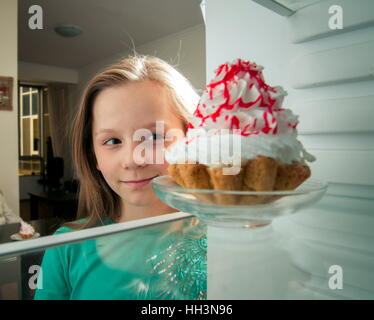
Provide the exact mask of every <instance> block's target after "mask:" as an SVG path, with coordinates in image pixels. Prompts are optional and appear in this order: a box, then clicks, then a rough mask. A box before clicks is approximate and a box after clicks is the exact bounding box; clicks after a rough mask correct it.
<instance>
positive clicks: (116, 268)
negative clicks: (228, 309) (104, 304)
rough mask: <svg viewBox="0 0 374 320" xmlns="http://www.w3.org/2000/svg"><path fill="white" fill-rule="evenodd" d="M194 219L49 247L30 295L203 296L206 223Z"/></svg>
mask: <svg viewBox="0 0 374 320" xmlns="http://www.w3.org/2000/svg"><path fill="white" fill-rule="evenodd" d="M193 220H194V218H192V219H186V220H183V226H182V227H181V228H178V230H176V228H174V230H171V229H170V227H171V226H173V224H174V226H175V223H174V222H171V223H163V224H159V225H156V226H153V227H148V228H141V229H137V230H131V231H127V232H123V233H120V234H115V235H110V236H105V237H100V238H96V239H93V240H86V241H83V242H80V243H75V244H69V245H64V246H60V247H57V248H52V249H48V250H46V252H45V255H44V258H43V262H42V272H41V275H42V276H39V279H38V289H37V290H36V292H35V297H34V299H36V300H41V299H43V300H44V299H46V300H53V299H64V300H67V299H72V300H76V299H84V300H92V299H95V300H96V299H110V300H120V299H206V228H205V226H203V225H197V226H196V224H193V223H192V221H193ZM195 221H196V220H195ZM113 223H114V222H112V221H110V220H106V221H105V224H107V225H108V224H113ZM179 223H180V222H179ZM70 231H73V230H72V229H70V228H67V227H62V228H60V229H58V230H57V231H56V234H59V233H63V232H70Z"/></svg>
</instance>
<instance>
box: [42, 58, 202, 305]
mask: <svg viewBox="0 0 374 320" xmlns="http://www.w3.org/2000/svg"><path fill="white" fill-rule="evenodd" d="M197 100H198V96H197V94H196V93H195V92H194V90H193V88H192V86H191V85H190V83H189V82H188V81H187V80H186V79H185V78H184V77H183V76H182V75H181V74H180V73H179V72H178V71H176V70H175V69H174V68H173V67H171V66H170V65H169V64H167V63H166V62H164V61H162V60H160V59H158V58H155V57H149V56H135V57H130V58H127V59H124V60H122V61H120V62H119V63H117V64H115V65H113V66H110V67H108V68H107V69H106V70H104V71H103V72H101V73H99V74H98V75H96V76H95V77H94V78H93V79H92V80H91V81H90V82H89V84H88V86H87V88H86V90H85V91H84V93H83V98H82V100H81V104H80V106H79V109H78V113H77V116H76V119H75V123H74V127H73V154H72V155H73V162H74V165H75V168H76V172H77V175H78V178H79V180H80V190H79V206H78V218H79V220H78V221H76V222H74V223H70V224H67V225H66V226H65V227H63V228H60V229H59V230H58V231H57V233H59V232H67V231H71V230H76V229H84V228H90V227H95V226H100V225H105V224H112V223H119V222H125V221H131V220H134V219H141V218H146V217H152V216H157V215H161V214H166V213H170V212H175V209H172V208H170V207H168V206H167V205H165V204H164V203H163V202H161V201H160V200H159V199H158V198H157V197H156V196H155V194H154V193H153V190H152V187H151V185H150V182H151V180H152V179H153V178H155V177H157V176H161V175H165V174H167V163H162V162H161V163H155V161H154V159H153V161H150V160H152V159H149V154H152V153H155V151H156V149H158V150H160V148H162V147H163V146H165V148H167V147H168V144H170V143H171V141H166V140H165V137H164V135H162V134H160V133H159V132H160V130H155V129H156V126H157V125H159V124H162V125H163V126H164V128H163V131H164V132H168V131H169V130H176V131H178V130H179V131H180V132H182V133H185V132H186V130H187V122H188V120H189V116H190V115H191V114H192V112H193V110H194V109H195V107H196V105H197ZM139 133H140V134H139ZM136 136H141V139H137V138H135V139H134V137H136ZM141 143H145V145H146V146H148V147H146V148H145V150H142V151H143V152H142V154H141V155H139V152H138V151H139V149H137V148H138V147H139V145H140V144H141ZM147 148H148V149H147ZM149 149H151V150H149ZM144 151H145V153H146V154H148V157H147V156H145V157H144V156H143V154H144ZM148 151H153V152H148ZM156 229H157V228H156ZM164 234H165V228H164V227H162V226H161V227H159V228H158V229H157V230H155V229H152V230H151V231H150V232H146V234H144V232H143V233H142V232H141V231H138V232H131V233H126V234H123V235H122V236H121V235H120V237H119V236H115V237H106V238H104V240H100V241H101V242H100V241H99V240H92V241H85V242H83V243H78V244H74V245H67V246H63V247H58V248H54V249H50V250H47V251H46V254H45V256H44V259H43V264H42V270H43V284H42V287H43V288H42V289H38V290H37V291H36V294H35V298H36V299H91V298H93V299H102V298H109V299H137V298H156V297H159V298H161V297H163V298H171V296H170V295H165V294H160V292H159V293H158V295H155V294H153V293H152V292H151V291H152V290H154V289H155V290H156V291H157V290H159V289H160V287H161V285H158V284H161V283H165V281H162V279H161V278H157V277H156V278H155V276H153V277H151V276H149V275H148V273H147V272H148V271H145V269H147V267H145V269H144V270H143V271H141V272H140V271H139V270H138V269H139V268H138V266H139V261H145V260H146V258H147V255H148V257H149V258H150V257H153V259H151V258H150V259H148V262H149V263H150V265H153V266H154V268H153V271H155V270H156V267H155V265H157V266H159V264H155V259H154V257H157V256H160V257H161V256H163V255H164V254H165V255H167V254H166V253H167V248H169V247H170V245H172V246H175V247H181V248H182V247H184V248H186V246H185V245H180V244H181V243H185V242H184V240H183V239H184V238H183V237H182V238H181V235H180V233H172V234H173V236H171V237H166V238H165V237H163V236H160V235H164ZM158 238H160V239H161V238H162V239H163V240H162V246H161V247H160V246H159V247H158V248H157V252H156V253H155V252H154V251H152V250H156V249H155V246H154V245H153V246H152V249H151V250H150V249H149V248H150V245H152V243H154V242H155V240H156V239H158ZM147 239H148V240H147ZM194 239H197V242H196V241H192V242H191V241H189V240H188V246H192V247H191V248H189V249H188V250H184V251H185V252H189V254H191V253H192V252H193V253H194V260H195V262H196V259H197V258H196V257H197V256H201V259H200V258H198V259H197V260H199V261H200V262H199V263H197V264H196V263H194V268H196V265H197V266H199V268H201V269H204V268H205V259H204V258H205V253H204V248H205V247H204V243H205V242H204V237H194ZM137 240H139V241H140V242H141V244H142V247H141V248H140V247H139V245H138V244H137V245H136V244H135V243H138V241H137ZM186 243H187V242H186ZM191 243H192V245H191ZM194 243H196V245H195V244H194ZM126 244H128V246H127V247H126ZM99 247H100V249H98V248H99ZM134 247H136V250H135V251H134ZM145 247H147V249H144V248H145ZM113 248H116V249H115V250H117V251H116V255H115V256H116V258H113V257H114V255H113V254H112V252H114V249H113ZM121 251H123V255H122V254H121V253H118V252H121ZM177 251H178V252H182V251H183V250H175V252H177ZM165 252H166V253H165ZM130 254H136V255H137V256H138V258H137V259H136V258H134V256H133V255H132V259H129V256H130ZM167 256H168V257H171V255H170V254H168V255H167ZM176 257H177V256H175V258H176ZM141 259H142V260H141ZM130 260H131V261H132V262H129V261H130ZM184 260H186V259H185V257H184ZM187 260H188V259H187ZM113 261H115V263H113ZM134 261H137V263H133V262H134ZM163 261H164V259H163ZM145 265H146V264H145ZM119 266H120V267H119ZM140 269H141V268H140ZM179 272H180V273H183V272H184V271H183V270H179ZM196 272H197V273H198V274H201V275H204V274H205V270H197V271H196ZM196 272H195V273H196ZM145 274H147V276H146V275H145ZM148 276H149V277H148ZM199 277H200V276H199ZM184 278H186V275H184ZM201 279H202V280H201V281H198V282H196V281H192V282H194V283H195V284H194V288H193V290H189V293H188V292H186V291H184V293H183V294H182V295H180V296H179V297H180V298H201V297H204V290H205V289H204V288H205V278H204V277H203V278H201ZM39 280H40V279H39ZM139 281H140V282H141V283H142V285H141V286H139ZM134 283H135V284H137V285H134ZM196 283H198V285H197V286H196ZM118 286H120V287H121V288H122V290H117V287H118ZM39 287H41V286H39ZM140 287H142V288H147V289H146V290H142V292H141V293H139V288H140ZM151 287H152V288H154V289H152V290H150V289H149V288H151ZM124 288H126V289H124ZM129 288H130V289H129ZM165 291H167V290H165V288H163V289H162V292H163V293H165ZM144 292H146V294H145V293H144ZM192 292H194V293H193V294H192ZM188 294H190V296H188ZM174 298H175V296H174Z"/></svg>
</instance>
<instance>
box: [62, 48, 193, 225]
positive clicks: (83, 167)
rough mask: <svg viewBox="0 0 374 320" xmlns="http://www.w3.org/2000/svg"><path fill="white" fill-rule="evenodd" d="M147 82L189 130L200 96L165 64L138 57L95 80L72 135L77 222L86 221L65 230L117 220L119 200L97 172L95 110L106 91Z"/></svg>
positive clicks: (124, 60) (113, 68) (188, 83)
mask: <svg viewBox="0 0 374 320" xmlns="http://www.w3.org/2000/svg"><path fill="white" fill-rule="evenodd" d="M145 80H151V81H154V82H156V83H158V84H159V85H160V86H161V87H162V88H165V89H166V90H167V92H168V93H169V96H170V98H171V102H172V106H173V108H174V111H175V114H176V116H177V117H178V118H180V119H181V121H182V123H183V126H184V129H185V131H186V130H187V123H188V121H189V119H190V117H191V115H192V113H193V111H194V110H195V108H196V105H197V102H198V95H197V94H196V92H195V90H194V89H193V87H192V85H191V84H190V82H189V81H188V80H187V79H186V78H185V77H184V76H183V75H182V74H181V73H179V72H178V71H177V70H176V69H175V68H174V67H172V66H171V65H169V64H168V63H166V62H165V61H163V60H161V59H159V58H156V57H152V56H143V55H142V56H141V55H136V56H132V57H128V58H125V59H122V60H120V61H119V62H117V63H116V64H114V65H112V66H109V67H107V68H106V69H105V70H103V71H102V72H100V73H98V74H97V75H96V76H94V77H93V79H92V80H91V81H90V82H89V83H88V85H87V87H86V89H85V90H84V93H83V95H82V98H81V102H80V105H79V108H78V112H77V114H76V117H75V120H74V125H73V131H72V148H73V150H72V159H73V163H74V166H75V170H76V173H77V176H78V179H79V182H80V183H79V200H78V214H77V219H83V218H87V219H85V221H84V222H82V223H78V222H72V223H67V224H66V226H68V227H71V228H74V229H84V228H89V227H92V226H98V225H100V222H101V224H103V222H102V219H103V218H105V217H107V218H109V219H112V220H114V218H115V214H116V211H117V210H118V208H119V204H120V199H119V196H118V195H117V194H116V193H115V192H114V191H113V190H112V189H111V188H110V187H109V185H108V184H107V183H106V181H105V179H104V177H103V176H102V174H101V172H100V171H98V170H97V169H96V157H95V153H94V149H93V142H92V108H93V105H94V102H95V99H96V97H97V96H98V94H99V93H100V92H101V91H102V90H104V89H105V88H109V87H113V86H118V85H122V84H125V83H129V82H141V81H145Z"/></svg>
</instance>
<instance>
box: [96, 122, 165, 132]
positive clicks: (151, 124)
mask: <svg viewBox="0 0 374 320" xmlns="http://www.w3.org/2000/svg"><path fill="white" fill-rule="evenodd" d="M159 121H160V120H159ZM164 125H165V127H168V123H167V122H166V121H164ZM155 127H156V121H152V122H149V123H147V124H145V125H143V126H141V127H139V128H155ZM113 132H116V130H114V129H112V128H108V129H100V130H98V131H96V132H95V133H94V135H95V136H97V135H98V134H101V133H113Z"/></svg>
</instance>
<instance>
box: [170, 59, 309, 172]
mask: <svg viewBox="0 0 374 320" xmlns="http://www.w3.org/2000/svg"><path fill="white" fill-rule="evenodd" d="M262 70H263V68H262V67H261V66H259V65H257V64H255V63H251V62H249V61H243V60H241V59H237V60H235V61H234V62H232V63H225V64H222V65H221V66H219V67H218V68H217V70H216V71H215V77H214V78H213V79H212V81H211V82H210V83H209V84H208V85H207V86H206V88H205V89H204V92H203V95H202V96H201V99H200V101H199V104H198V106H197V108H196V110H195V112H194V114H193V117H192V119H191V120H190V122H189V123H188V131H187V136H186V138H184V139H182V140H180V141H178V142H177V143H176V144H175V145H173V146H171V147H170V148H169V150H167V152H166V160H167V161H168V162H169V163H184V162H187V161H188V162H190V163H196V162H198V163H202V164H206V165H208V166H220V165H229V164H232V163H233V161H238V159H239V158H240V159H241V161H243V160H246V159H247V160H248V159H252V158H255V157H257V156H258V155H262V156H267V157H271V158H275V159H279V160H280V161H281V162H284V163H291V162H293V161H301V162H303V161H305V160H306V161H309V162H311V161H314V160H315V158H314V157H313V156H312V155H311V154H309V153H307V152H306V151H305V149H304V148H303V146H302V144H301V143H300V142H299V141H298V140H297V125H298V117H297V116H296V115H294V114H293V113H292V111H291V110H289V109H284V108H282V103H283V99H284V97H285V96H286V95H287V93H286V92H285V91H284V90H283V89H282V87H280V86H277V87H271V86H269V85H267V84H266V83H265V81H264V77H263V74H262ZM229 150H231V152H228V151H229Z"/></svg>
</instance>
